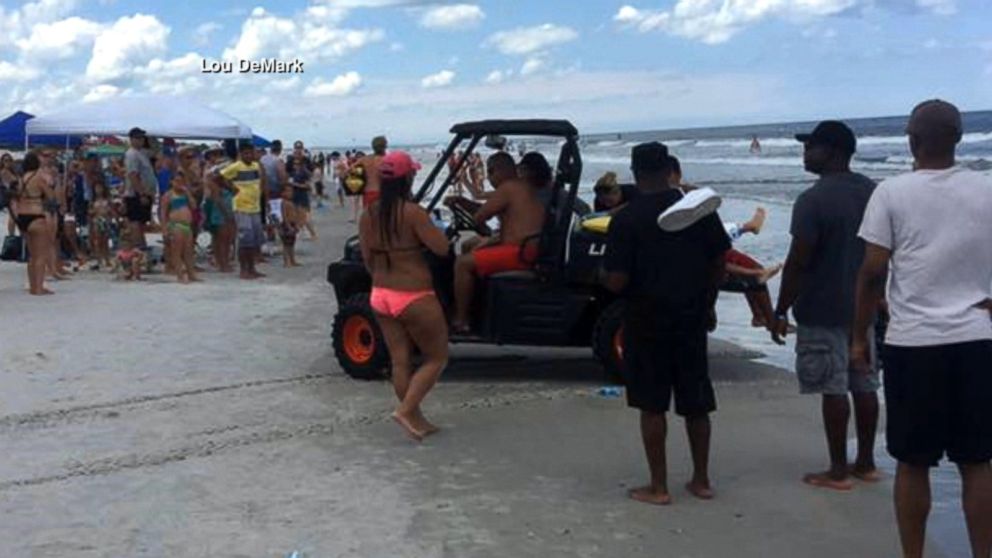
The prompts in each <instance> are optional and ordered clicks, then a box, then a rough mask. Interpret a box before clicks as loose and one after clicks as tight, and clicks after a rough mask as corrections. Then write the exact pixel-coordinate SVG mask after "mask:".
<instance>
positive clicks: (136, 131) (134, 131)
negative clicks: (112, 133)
mask: <svg viewBox="0 0 992 558" xmlns="http://www.w3.org/2000/svg"><path fill="white" fill-rule="evenodd" d="M147 135H148V132H146V131H144V130H142V129H141V128H138V127H137V126H135V127H134V128H131V130H130V131H129V132H128V133H127V137H129V138H140V137H144V136H147Z"/></svg>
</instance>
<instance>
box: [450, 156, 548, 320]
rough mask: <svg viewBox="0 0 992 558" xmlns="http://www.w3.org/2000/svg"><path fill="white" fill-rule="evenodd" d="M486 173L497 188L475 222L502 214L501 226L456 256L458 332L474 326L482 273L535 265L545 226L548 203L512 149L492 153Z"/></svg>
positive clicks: (526, 267) (484, 275)
mask: <svg viewBox="0 0 992 558" xmlns="http://www.w3.org/2000/svg"><path fill="white" fill-rule="evenodd" d="M486 174H487V175H488V176H489V182H490V183H492V185H493V187H494V188H495V192H493V193H492V195H491V197H489V198H488V199H487V200H486V203H485V204H484V205H483V206H482V207H481V208H479V210H478V211H476V212H475V222H476V223H478V224H479V225H483V224H485V223H486V221H488V220H489V219H491V218H493V217H497V218H498V219H499V221H500V231H499V234H498V235H496V236H495V237H493V238H491V239H489V240H487V241H485V242H482V243H481V244H480V245H479V247H478V248H476V249H475V250H473V251H472V252H471V253H468V254H463V255H462V256H459V258H458V260H457V261H456V262H455V316H454V320H453V322H452V325H451V327H452V329H453V330H454V331H455V332H456V333H466V332H468V331H469V310H470V308H471V305H472V297H473V294H474V292H475V282H476V277H489V276H491V275H495V274H497V273H502V272H506V271H521V270H526V269H530V268H531V267H533V265H534V261H535V260H536V257H537V243H536V242H535V241H533V240H532V239H533V237H534V236H535V235H537V234H539V233H540V232H541V227H543V226H544V205H543V204H542V203H541V202H540V200H539V199H538V198H537V194H536V192H535V191H534V189H533V187H531V186H530V185H529V184H527V183H526V182H524V181H522V180H520V179H519V178H518V177H517V167H516V164H515V163H514V161H513V157H512V156H511V155H510V154H508V153H505V152H499V153H496V154H494V155H492V156H491V157H489V160H488V161H487V162H486ZM528 239H531V240H530V241H529V242H528Z"/></svg>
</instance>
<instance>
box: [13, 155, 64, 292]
mask: <svg viewBox="0 0 992 558" xmlns="http://www.w3.org/2000/svg"><path fill="white" fill-rule="evenodd" d="M53 200H55V191H54V190H53V189H52V185H51V181H50V178H49V176H48V174H47V173H45V172H43V171H42V169H41V158H40V157H38V154H37V153H36V152H34V151H32V152H30V153H28V154H27V155H25V156H24V177H23V178H22V180H21V187H20V188H19V189H18V191H17V198H16V200H15V202H16V203H15V205H14V213H15V214H14V219H15V220H16V222H17V228H18V229H20V231H21V234H22V235H24V237H25V239H26V240H27V243H28V255H29V259H28V292H30V293H31V294H33V295H50V294H53V293H52V291H50V290H48V289H46V288H45V266H46V265H47V264H48V261H49V259H50V258H51V253H52V250H53V247H52V242H53V240H52V238H51V236H52V235H51V227H50V225H49V222H48V215H47V211H46V204H47V205H51V202H52V201H53Z"/></svg>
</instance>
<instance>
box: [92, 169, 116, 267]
mask: <svg viewBox="0 0 992 558" xmlns="http://www.w3.org/2000/svg"><path fill="white" fill-rule="evenodd" d="M89 217H90V249H91V250H92V251H93V259H95V260H96V263H95V264H94V265H93V267H92V268H91V269H93V270H94V271H96V270H99V269H100V266H101V265H105V266H107V267H108V268H111V267H113V264H112V263H111V261H110V233H111V231H112V230H113V229H112V227H113V220H114V208H113V206H112V205H111V202H110V190H109V189H108V188H107V186H106V185H104V184H103V183H102V182H100V183H97V184H95V185H94V187H93V203H91V204H90V207H89Z"/></svg>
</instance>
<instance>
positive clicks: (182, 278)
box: [179, 275, 189, 285]
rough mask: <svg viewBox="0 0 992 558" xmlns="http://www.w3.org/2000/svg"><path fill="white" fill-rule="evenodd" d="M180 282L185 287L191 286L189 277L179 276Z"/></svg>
mask: <svg viewBox="0 0 992 558" xmlns="http://www.w3.org/2000/svg"><path fill="white" fill-rule="evenodd" d="M179 282H180V283H182V284H183V285H188V284H189V277H186V276H185V275H180V276H179Z"/></svg>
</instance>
